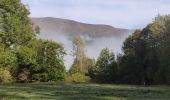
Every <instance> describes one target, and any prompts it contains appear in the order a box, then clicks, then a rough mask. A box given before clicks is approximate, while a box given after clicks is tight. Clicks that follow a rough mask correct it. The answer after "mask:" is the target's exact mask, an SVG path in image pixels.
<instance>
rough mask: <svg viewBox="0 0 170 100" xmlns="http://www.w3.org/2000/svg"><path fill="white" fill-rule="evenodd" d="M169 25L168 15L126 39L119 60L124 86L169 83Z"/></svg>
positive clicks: (160, 17)
mask: <svg viewBox="0 0 170 100" xmlns="http://www.w3.org/2000/svg"><path fill="white" fill-rule="evenodd" d="M169 24H170V17H169V16H158V17H156V18H155V21H154V22H153V23H151V24H149V25H148V26H147V27H145V28H144V29H143V30H141V31H140V30H137V31H135V32H134V33H133V34H132V35H131V36H129V37H128V38H127V39H126V41H125V42H124V45H123V52H124V54H123V55H121V56H119V57H118V65H119V78H120V80H119V81H120V82H121V83H122V82H123V83H132V84H146V85H149V84H169V83H170V78H169V75H170V74H169V73H170V67H169V65H170V63H169V61H168V59H169V55H170V52H169V50H170V48H169V42H170V41H169V40H170V38H169V37H170V34H169V32H170V25H169Z"/></svg>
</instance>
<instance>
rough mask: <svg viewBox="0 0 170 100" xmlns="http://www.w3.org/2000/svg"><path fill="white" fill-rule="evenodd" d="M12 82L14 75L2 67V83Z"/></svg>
mask: <svg viewBox="0 0 170 100" xmlns="http://www.w3.org/2000/svg"><path fill="white" fill-rule="evenodd" d="M10 82H12V75H11V73H10V71H9V70H7V69H6V68H3V67H2V66H0V83H1V84H2V83H10Z"/></svg>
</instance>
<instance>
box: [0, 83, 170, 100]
mask: <svg viewBox="0 0 170 100" xmlns="http://www.w3.org/2000/svg"><path fill="white" fill-rule="evenodd" d="M0 99H3V100H11V99H12V100H170V87H168V86H152V87H142V86H130V85H107V84H72V83H34V84H33V83H32V84H6V85H0Z"/></svg>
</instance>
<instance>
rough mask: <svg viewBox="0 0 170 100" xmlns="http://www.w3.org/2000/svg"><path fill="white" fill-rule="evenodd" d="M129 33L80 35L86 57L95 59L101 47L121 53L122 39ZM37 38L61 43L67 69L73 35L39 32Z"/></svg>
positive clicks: (69, 63) (69, 65) (70, 61)
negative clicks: (98, 35) (64, 52)
mask: <svg viewBox="0 0 170 100" xmlns="http://www.w3.org/2000/svg"><path fill="white" fill-rule="evenodd" d="M130 34H131V33H126V34H124V35H121V36H114V35H113V36H109V37H108V36H102V37H95V38H94V37H90V36H88V35H86V34H85V35H81V37H82V39H83V40H84V41H85V51H86V54H87V56H88V57H90V58H94V59H96V58H97V57H98V55H99V53H100V51H101V50H102V49H103V48H106V47H107V48H109V49H110V50H111V51H112V52H114V53H115V55H116V54H118V53H121V47H122V44H123V41H124V40H125V38H126V37H128V35H130ZM38 38H42V39H49V40H53V41H56V42H58V43H60V44H62V45H63V47H64V49H65V51H66V53H67V55H65V57H64V60H65V66H66V69H67V70H68V69H69V68H70V67H71V65H72V63H73V60H74V56H73V55H72V54H73V53H72V52H73V43H72V40H73V36H72V37H70V36H68V35H65V34H61V33H40V35H38Z"/></svg>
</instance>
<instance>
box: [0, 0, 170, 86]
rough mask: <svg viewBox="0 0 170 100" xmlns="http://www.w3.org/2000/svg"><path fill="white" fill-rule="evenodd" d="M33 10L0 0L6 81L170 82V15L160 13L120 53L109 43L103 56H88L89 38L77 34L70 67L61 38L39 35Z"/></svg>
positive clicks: (0, 74)
mask: <svg viewBox="0 0 170 100" xmlns="http://www.w3.org/2000/svg"><path fill="white" fill-rule="evenodd" d="M29 13H30V12H29V10H28V9H27V8H26V6H25V5H23V4H22V3H21V2H20V0H0V82H1V83H8V82H34V81H38V82H49V81H69V82H97V83H117V84H139V85H152V84H170V61H169V59H170V15H165V16H161V15H158V16H157V17H156V18H155V19H154V20H153V22H152V23H150V24H149V25H147V26H146V27H145V28H143V29H141V30H136V31H134V33H133V34H132V35H130V36H129V37H128V38H127V39H126V40H125V41H124V43H123V47H122V53H120V54H118V55H117V56H116V55H115V54H114V53H113V52H112V51H109V49H108V48H104V49H103V50H101V53H100V55H99V56H98V58H97V60H96V61H95V59H91V58H89V57H87V56H86V52H85V46H84V40H83V39H82V38H81V37H80V36H77V37H75V39H74V46H73V49H74V53H73V55H74V58H75V59H74V62H73V64H72V66H71V68H70V70H69V71H68V72H67V71H66V70H65V66H64V60H63V57H64V55H66V54H67V52H65V51H64V48H63V46H62V45H61V44H59V43H56V42H54V41H51V40H43V39H38V38H36V36H37V34H39V33H40V31H41V29H39V27H38V26H37V27H35V26H34V27H33V24H32V23H31V21H30V18H29V17H28V15H29Z"/></svg>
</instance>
